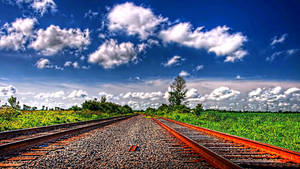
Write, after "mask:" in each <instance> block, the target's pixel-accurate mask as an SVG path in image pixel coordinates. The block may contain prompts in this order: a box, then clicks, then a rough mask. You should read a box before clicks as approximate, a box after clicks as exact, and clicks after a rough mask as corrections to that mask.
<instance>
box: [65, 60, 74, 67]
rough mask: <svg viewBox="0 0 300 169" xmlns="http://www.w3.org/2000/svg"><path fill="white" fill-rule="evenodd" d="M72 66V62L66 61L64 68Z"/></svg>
mask: <svg viewBox="0 0 300 169" xmlns="http://www.w3.org/2000/svg"><path fill="white" fill-rule="evenodd" d="M71 65H72V62H71V61H66V62H65V64H64V67H69V66H71Z"/></svg>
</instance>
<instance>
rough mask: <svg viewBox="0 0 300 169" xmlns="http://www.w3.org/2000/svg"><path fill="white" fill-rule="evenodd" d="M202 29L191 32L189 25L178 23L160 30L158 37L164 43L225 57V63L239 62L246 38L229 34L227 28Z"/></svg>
mask: <svg viewBox="0 0 300 169" xmlns="http://www.w3.org/2000/svg"><path fill="white" fill-rule="evenodd" d="M202 29H203V27H198V28H196V29H195V30H194V31H192V26H191V24H190V23H178V24H176V25H174V26H173V27H170V28H169V29H167V30H162V31H161V32H160V33H159V37H160V38H161V39H162V40H163V41H164V42H169V43H170V42H176V43H179V44H181V45H184V46H188V47H193V48H196V49H201V48H204V49H206V50H208V52H214V53H215V54H216V55H217V56H224V55H226V56H227V58H226V60H225V62H234V61H235V60H241V59H242V58H243V57H244V56H245V55H246V54H247V52H246V51H244V50H242V49H241V47H242V45H243V43H244V42H246V41H247V37H246V36H244V35H243V34H242V33H240V32H238V33H234V34H230V33H229V32H228V31H229V29H230V28H229V27H227V26H218V27H216V28H214V29H212V30H210V31H206V32H204V31H202Z"/></svg>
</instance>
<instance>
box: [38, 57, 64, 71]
mask: <svg viewBox="0 0 300 169" xmlns="http://www.w3.org/2000/svg"><path fill="white" fill-rule="evenodd" d="M35 66H36V67H37V68H39V69H46V68H48V69H51V68H53V69H56V70H63V68H62V67H59V66H57V65H53V64H51V62H50V60H49V59H45V58H41V59H39V60H38V61H37V62H36V63H35Z"/></svg>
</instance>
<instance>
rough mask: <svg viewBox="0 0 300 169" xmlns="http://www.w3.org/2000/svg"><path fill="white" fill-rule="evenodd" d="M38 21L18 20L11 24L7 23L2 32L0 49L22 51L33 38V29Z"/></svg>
mask: <svg viewBox="0 0 300 169" xmlns="http://www.w3.org/2000/svg"><path fill="white" fill-rule="evenodd" d="M36 22H37V20H36V19H35V18H17V19H16V21H15V22H12V23H11V24H8V23H5V24H4V26H2V30H5V33H4V32H2V34H1V32H0V49H10V50H20V49H25V45H26V43H27V42H28V40H29V39H30V38H32V36H33V28H34V25H35V23H36Z"/></svg>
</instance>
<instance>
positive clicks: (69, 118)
mask: <svg viewBox="0 0 300 169" xmlns="http://www.w3.org/2000/svg"><path fill="white" fill-rule="evenodd" d="M120 115H125V114H113V113H102V112H96V111H90V110H80V111H74V110H67V111H49V110H48V111H46V110H36V111H22V110H15V109H12V108H1V109H0V131H7V130H15V129H21V128H32V127H39V126H48V125H54V124H62V123H71V122H77V121H86V120H94V119H102V118H108V117H113V116H120Z"/></svg>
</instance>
